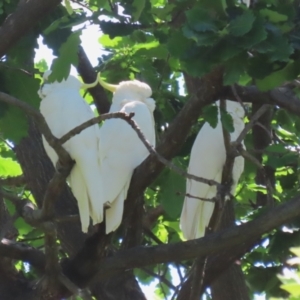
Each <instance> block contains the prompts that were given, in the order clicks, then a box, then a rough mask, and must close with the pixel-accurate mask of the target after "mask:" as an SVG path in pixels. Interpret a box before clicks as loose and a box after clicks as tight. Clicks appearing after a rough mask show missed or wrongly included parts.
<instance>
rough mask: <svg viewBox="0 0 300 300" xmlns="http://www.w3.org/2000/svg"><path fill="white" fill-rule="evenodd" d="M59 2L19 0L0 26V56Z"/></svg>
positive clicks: (58, 0)
mask: <svg viewBox="0 0 300 300" xmlns="http://www.w3.org/2000/svg"><path fill="white" fill-rule="evenodd" d="M59 3H61V0H47V1H40V0H29V1H20V2H19V5H18V6H17V8H16V10H15V11H14V13H13V14H10V15H9V16H8V17H7V18H6V20H5V21H4V22H3V24H2V25H1V27H0V41H1V43H0V57H2V56H3V55H5V53H6V52H7V51H8V50H9V48H10V47H12V46H13V45H14V44H15V43H16V42H17V41H18V40H19V39H20V38H21V37H22V36H23V35H24V34H25V33H26V32H28V31H29V30H30V29H31V28H32V27H33V26H34V25H35V24H36V23H37V22H38V21H39V20H41V19H42V18H43V17H44V16H45V15H46V14H48V13H49V12H51V11H52V10H53V9H54V8H55V7H56V6H57V5H58V4H59Z"/></svg>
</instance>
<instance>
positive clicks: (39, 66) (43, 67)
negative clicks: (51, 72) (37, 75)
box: [34, 59, 49, 73]
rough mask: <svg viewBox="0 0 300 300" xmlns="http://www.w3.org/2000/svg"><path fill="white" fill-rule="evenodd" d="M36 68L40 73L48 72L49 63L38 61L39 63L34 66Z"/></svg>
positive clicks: (42, 60)
mask: <svg viewBox="0 0 300 300" xmlns="http://www.w3.org/2000/svg"><path fill="white" fill-rule="evenodd" d="M34 66H35V67H36V68H37V69H38V70H39V71H40V72H43V73H44V72H46V71H47V70H48V69H49V67H48V65H47V62H46V60H45V59H41V60H40V61H38V62H37V63H35V64H34Z"/></svg>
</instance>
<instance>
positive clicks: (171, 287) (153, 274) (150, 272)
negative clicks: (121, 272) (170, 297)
mask: <svg viewBox="0 0 300 300" xmlns="http://www.w3.org/2000/svg"><path fill="white" fill-rule="evenodd" d="M141 270H143V271H144V272H145V273H148V274H149V275H151V276H152V277H155V278H157V279H158V280H159V281H160V282H163V283H164V284H165V285H166V286H167V287H169V288H170V289H172V290H174V291H175V290H176V287H175V286H174V285H173V284H172V283H171V282H170V281H169V280H167V279H166V278H165V277H164V276H161V275H158V274H156V273H155V272H153V271H152V270H149V269H147V268H141Z"/></svg>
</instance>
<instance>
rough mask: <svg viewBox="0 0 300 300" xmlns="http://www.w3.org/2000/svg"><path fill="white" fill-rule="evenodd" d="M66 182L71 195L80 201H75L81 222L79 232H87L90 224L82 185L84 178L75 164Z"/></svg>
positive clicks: (87, 200) (84, 187)
mask: <svg viewBox="0 0 300 300" xmlns="http://www.w3.org/2000/svg"><path fill="white" fill-rule="evenodd" d="M68 181H69V184H70V187H71V190H72V193H73V195H74V196H75V198H76V199H80V201H77V203H78V209H79V216H80V222H81V230H82V231H83V232H87V231H88V228H89V224H90V214H89V211H90V208H89V197H88V193H87V189H86V186H85V185H84V184H82V183H83V182H84V178H83V175H82V174H81V172H80V169H79V167H78V165H77V164H75V165H74V166H73V168H72V172H71V173H70V176H69V178H68Z"/></svg>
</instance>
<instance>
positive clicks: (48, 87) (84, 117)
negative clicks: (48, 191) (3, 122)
mask: <svg viewBox="0 0 300 300" xmlns="http://www.w3.org/2000/svg"><path fill="white" fill-rule="evenodd" d="M50 73H51V71H47V72H45V74H44V80H45V84H44V85H43V86H42V87H41V88H40V90H39V96H40V97H41V99H42V101H41V103H40V112H41V113H42V115H43V116H44V118H45V120H46V122H47V124H48V126H49V128H50V130H51V131H52V133H53V135H54V136H55V137H57V138H60V137H62V136H63V135H64V134H66V133H67V132H69V131H70V130H71V129H73V128H75V127H76V126H78V125H80V124H82V123H83V122H85V121H88V120H90V119H92V118H94V117H95V115H94V113H93V111H92V110H91V108H90V106H89V105H88V104H87V103H86V102H85V100H84V99H83V98H82V97H81V95H80V93H79V92H80V89H81V88H89V87H93V86H95V85H96V83H95V84H82V83H81V82H80V81H79V80H78V79H77V78H76V77H74V76H72V75H70V76H69V77H68V78H67V79H66V80H63V81H62V82H56V81H55V82H53V83H47V82H46V81H47V78H48V77H49V75H50ZM99 130H100V127H99V126H98V125H93V126H90V127H88V128H87V129H84V130H83V131H82V132H81V133H80V134H77V135H75V136H73V137H72V138H70V139H69V140H68V141H67V142H66V143H65V144H64V145H63V147H64V148H65V149H66V150H67V151H68V153H69V154H70V156H71V158H72V159H73V160H74V161H75V164H74V166H73V168H72V170H71V173H70V175H69V176H68V182H69V185H70V188H71V190H72V192H73V194H74V196H75V198H76V199H77V203H78V208H79V214H80V221H81V228H82V231H83V232H87V230H88V227H89V223H90V216H91V218H92V220H93V224H97V223H100V222H102V221H103V203H102V202H101V199H102V197H103V188H102V185H101V181H100V179H99V178H100V161H99V147H100V143H99ZM43 145H44V148H45V150H46V153H47V155H48V156H49V158H50V160H51V161H52V163H53V165H54V167H55V166H56V163H57V161H58V156H57V154H56V152H55V151H54V150H53V148H52V147H50V146H49V144H48V142H47V141H46V140H45V138H44V136H43Z"/></svg>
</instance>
